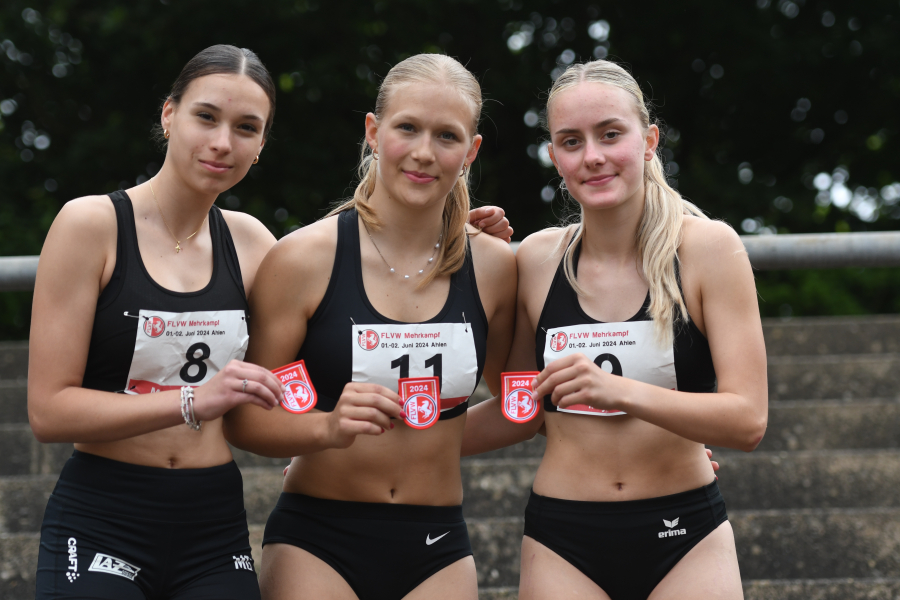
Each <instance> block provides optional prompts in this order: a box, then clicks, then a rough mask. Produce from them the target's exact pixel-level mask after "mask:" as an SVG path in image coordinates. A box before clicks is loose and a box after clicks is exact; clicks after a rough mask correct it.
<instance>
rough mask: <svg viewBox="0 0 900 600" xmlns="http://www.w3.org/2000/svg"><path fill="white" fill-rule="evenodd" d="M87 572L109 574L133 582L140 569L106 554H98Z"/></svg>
mask: <svg viewBox="0 0 900 600" xmlns="http://www.w3.org/2000/svg"><path fill="white" fill-rule="evenodd" d="M88 571H96V572H98V573H109V574H110V575H118V576H119V577H124V578H125V579H130V580H131V581H134V578H135V577H137V574H138V571H140V569H139V568H138V567H136V566H134V565H132V564H129V563H127V562H125V561H124V560H120V559H118V558H115V557H113V556H109V555H108V554H100V553H99V552H98V553H97V554H96V555H95V556H94V561H93V562H92V563H91V566H90V567H89V568H88Z"/></svg>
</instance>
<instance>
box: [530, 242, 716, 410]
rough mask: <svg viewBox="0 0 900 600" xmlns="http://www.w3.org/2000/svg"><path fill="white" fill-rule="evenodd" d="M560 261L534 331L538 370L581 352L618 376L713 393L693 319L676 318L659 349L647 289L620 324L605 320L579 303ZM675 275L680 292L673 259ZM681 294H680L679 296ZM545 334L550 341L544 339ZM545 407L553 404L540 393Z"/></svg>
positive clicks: (707, 357)
mask: <svg viewBox="0 0 900 600" xmlns="http://www.w3.org/2000/svg"><path fill="white" fill-rule="evenodd" d="M580 254H581V247H580V245H579V247H577V248H575V255H574V257H573V258H574V264H575V269H576V273H577V269H578V258H579V256H580ZM564 260H565V259H563V260H561V261H560V263H559V266H558V267H557V269H556V275H555V276H554V278H553V283H552V284H551V286H550V291H549V292H548V293H547V300H546V301H545V303H544V308H543V311H542V312H541V317H540V319H539V320H538V327H537V331H536V332H535V354H536V359H537V365H538V368H539V369H541V370H543V369H544V367H545V357H546V358H550V359H551V361H552V360H555V359H557V358H562V357H563V356H566V355H568V354H572V353H575V352H581V353H583V354H584V355H585V356H587V357H588V358H591V359H593V360H594V362H595V363H597V364H598V365H600V366H601V368H602V367H606V366H607V365H608V366H609V367H610V368H609V369H607V370H611V371H612V372H613V373H615V374H617V375H623V376H625V377H629V378H631V379H636V380H639V381H644V382H646V383H652V384H654V385H660V386H663V387H668V388H670V389H677V390H679V391H683V392H700V393H710V392H715V391H716V371H715V369H714V367H713V362H712V355H711V354H710V351H709V343H708V342H707V340H706V338H705V337H704V336H703V334H702V333H701V332H700V330H699V329H697V326H696V325H695V324H694V322H693V321H692V320H689V321H688V322H687V323H684V322H683V321H676V322H675V324H674V325H673V327H674V333H675V339H674V342H673V345H672V347H670V348H661V347H660V346H659V344H658V343H657V342H656V341H655V337H654V336H655V332H654V331H653V321H652V320H651V319H650V315H649V314H648V312H647V311H648V309H649V306H650V293H649V292H647V297H646V298H645V300H644V304H643V305H642V306H641V308H640V310H639V311H638V312H637V314H636V315H634V316H633V317H631V318H630V319H628V320H627V321H624V322H621V323H604V322H602V321H597V320H596V319H593V318H591V317H590V316H588V314H587V313H585V312H584V309H582V308H581V304H580V303H579V302H578V294H577V293H575V290H573V289H572V286H571V285H570V284H569V281H568V280H567V279H566V275H565V271H564ZM675 276H676V278H677V280H678V289H679V290H681V277H680V275H679V271H678V261H677V260H676V261H675ZM683 294H684V293H683V292H682V297H683ZM548 336H549V337H550V339H549V340H548ZM544 410H546V411H548V412H556V411H557V408H556V406H554V405H553V403H552V402H551V401H550V396H549V395H548V396H545V397H544ZM564 411H565V412H573V413H578V414H605V415H617V414H624V413H619V412H603V411H598V410H597V409H592V408H589V407H583V406H582V407H579V408H578V409H575V410H569V409H564Z"/></svg>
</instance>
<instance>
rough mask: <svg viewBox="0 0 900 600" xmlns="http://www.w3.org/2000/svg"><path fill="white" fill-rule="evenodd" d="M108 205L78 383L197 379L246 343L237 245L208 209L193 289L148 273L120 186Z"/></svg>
mask: <svg viewBox="0 0 900 600" xmlns="http://www.w3.org/2000/svg"><path fill="white" fill-rule="evenodd" d="M109 197H110V200H112V203H113V206H114V207H115V210H116V224H117V227H118V241H117V244H116V266H115V269H114V270H113V275H112V277H111V278H110V280H109V283H108V284H107V285H106V287H105V288H104V289H103V292H101V294H100V297H99V298H98V299H97V310H96V313H95V316H94V325H93V329H92V331H91V343H90V347H89V350H88V357H87V365H86V366H85V370H84V379H83V382H82V386H83V387H85V388H88V389H94V390H103V391H107V392H119V391H126V392H130V393H145V392H152V391H160V390H166V389H178V388H180V387H181V386H185V385H192V386H193V385H200V384H202V383H204V382H205V381H207V380H209V379H210V378H212V376H213V375H215V374H216V373H218V372H219V370H220V369H221V368H222V367H224V366H225V364H226V363H227V362H228V361H229V360H231V359H232V358H238V359H240V358H243V356H244V352H245V351H246V349H247V340H248V337H247V322H246V318H247V310H248V306H247V298H246V296H245V295H244V283H243V280H242V279H241V270H240V266H239V264H238V258H237V252H236V251H235V249H234V242H233V241H232V239H231V233H230V232H229V230H228V225H227V224H226V223H225V219H224V217H223V216H222V213H221V211H220V210H219V209H218V208H217V207H216V206H213V207H212V208H211V209H210V211H209V231H210V235H211V237H212V247H213V270H212V277H211V278H210V280H209V283H208V284H207V285H206V287H204V288H203V289H202V290H198V291H196V292H187V293H180V292H173V291H171V290H167V289H165V288H164V287H162V286H160V285H159V284H158V283H156V282H155V281H153V279H152V278H151V277H150V275H149V274H148V273H147V269H146V268H145V267H144V262H143V260H142V259H141V254H140V250H139V248H138V243H137V232H136V230H135V225H134V209H133V207H132V204H131V199H130V198H129V197H128V194H126V193H125V192H123V191H117V192H113V193H112V194H110V195H109Z"/></svg>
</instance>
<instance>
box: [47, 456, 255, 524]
mask: <svg viewBox="0 0 900 600" xmlns="http://www.w3.org/2000/svg"><path fill="white" fill-rule="evenodd" d="M53 495H54V496H56V497H57V498H59V499H61V500H63V501H64V502H65V503H66V505H67V507H69V508H72V509H75V510H77V509H79V508H81V509H84V510H90V511H92V512H97V511H100V512H108V513H112V514H119V515H129V516H135V517H140V518H142V519H151V520H157V521H168V522H176V523H181V522H197V521H213V520H217V519H228V518H232V517H234V516H235V515H238V514H241V513H242V512H243V510H244V485H243V479H242V478H241V472H240V471H239V470H238V468H237V465H236V464H235V463H234V461H232V462H229V463H226V464H224V465H219V466H216V467H208V468H205V469H163V468H159V467H146V466H143V465H134V464H131V463H125V462H119V461H117V460H111V459H109V458H103V457H101V456H96V455H94V454H88V453H86V452H79V451H78V450H76V451H75V452H74V453H73V454H72V457H71V458H70V459H69V460H68V461H66V464H65V466H64V467H63V470H62V473H60V475H59V481H58V482H57V484H56V488H55V489H54V490H53Z"/></svg>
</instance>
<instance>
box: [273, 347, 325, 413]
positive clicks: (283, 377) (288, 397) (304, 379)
mask: <svg viewBox="0 0 900 600" xmlns="http://www.w3.org/2000/svg"><path fill="white" fill-rule="evenodd" d="M272 373H274V374H275V376H276V377H278V379H279V380H280V381H281V383H282V385H284V399H283V400H282V401H281V407H282V408H284V410H286V411H288V412H292V413H294V414H298V415H300V414H303V413H305V412H309V411H311V410H312V409H313V408H314V407H315V406H316V399H317V398H318V396H317V395H316V388H314V387H313V384H312V380H311V379H310V378H309V372H308V371H307V370H306V363H304V362H303V361H302V360H300V361H297V362H295V363H291V364H289V365H285V366H283V367H279V368H277V369H275V370H274V371H272Z"/></svg>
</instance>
